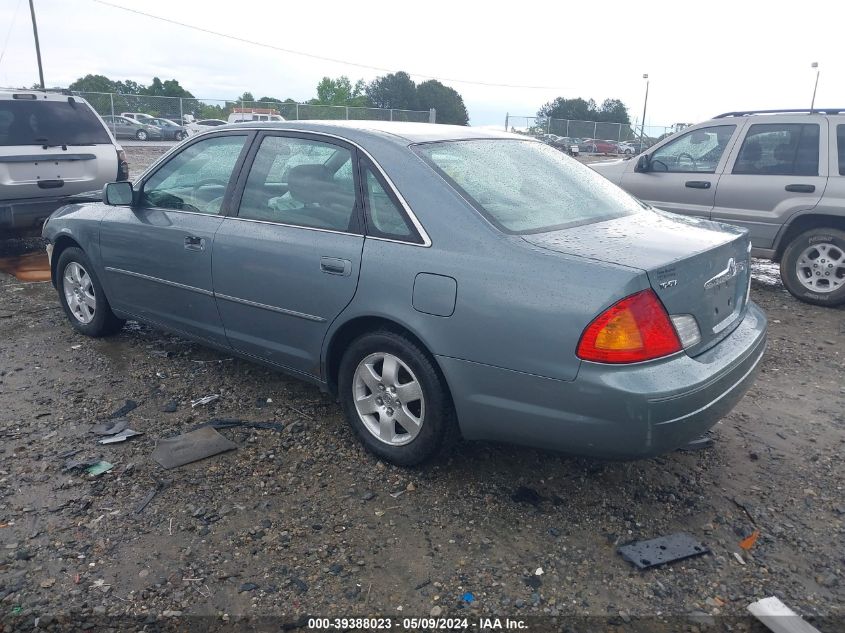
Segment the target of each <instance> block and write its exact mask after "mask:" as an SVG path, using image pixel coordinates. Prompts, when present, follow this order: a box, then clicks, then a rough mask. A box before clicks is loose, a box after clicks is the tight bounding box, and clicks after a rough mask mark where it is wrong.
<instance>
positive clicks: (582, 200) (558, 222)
mask: <svg viewBox="0 0 845 633" xmlns="http://www.w3.org/2000/svg"><path fill="white" fill-rule="evenodd" d="M414 151H415V152H416V153H417V154H418V155H420V156H421V157H422V158H423V160H425V161H426V162H427V163H428V164H429V165H431V166H432V167H434V169H435V170H436V171H437V172H438V173H439V174H440V175H441V176H443V178H445V179H446V182H448V183H449V184H450V185H451V186H452V187H453V188H454V189H456V190H457V191H458V192H459V193H460V194H461V195H462V196H463V197H464V198H465V199H466V200H467V201H468V202H470V203H471V204H472V205H473V206H474V207H475V208H476V209H477V210H478V211H480V212H481V213H482V214H483V215H484V216H485V217H486V218H487V219H488V220H490V222H492V223H493V224H494V225H495V226H496V227H497V228H499V229H500V230H501V231H504V232H505V233H520V234H527V233H541V232H544V231H553V230H556V229H562V228H565V227H568V226H574V225H577V224H587V223H590V222H599V221H601V220H609V219H611V218H617V217H621V216H625V215H631V214H633V213H637V212H639V211H642V209H643V207H642V205H640V204H639V203H637V202H636V201H635V200H634V198H632V197H631V196H629V195H628V194H626V193H625V192H624V191H622V190H621V189H620V188H619V187H617V186H615V185H613V184H611V183H610V181H608V180H607V179H606V178H604V177H603V176H600V175H599V174H597V173H596V172H594V171H593V170H592V169H590V168H589V167H586V166H584V165H582V164H580V163H579V162H578V161H575V160H572V159H571V158H569V157H567V156H565V155H564V154H563V153H561V152H559V151H558V150H556V149H553V148H551V147H549V146H548V145H546V144H545V143H540V142H537V141H520V140H506V139H486V140H477V141H447V142H440V143H426V144H421V145H417V146H415V147H414Z"/></svg>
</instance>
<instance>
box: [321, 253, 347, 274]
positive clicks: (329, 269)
mask: <svg viewBox="0 0 845 633" xmlns="http://www.w3.org/2000/svg"><path fill="white" fill-rule="evenodd" d="M320 270H321V271H323V272H324V273H327V274H329V275H343V276H344V277H345V276H347V275H348V274H349V273H351V272H352V262H350V261H349V260H348V259H339V258H337V257H321V258H320Z"/></svg>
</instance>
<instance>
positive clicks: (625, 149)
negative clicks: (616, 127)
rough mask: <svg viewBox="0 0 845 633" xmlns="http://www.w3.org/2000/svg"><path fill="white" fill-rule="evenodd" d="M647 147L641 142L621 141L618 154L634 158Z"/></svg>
mask: <svg viewBox="0 0 845 633" xmlns="http://www.w3.org/2000/svg"><path fill="white" fill-rule="evenodd" d="M648 147H649V146H648V145H647V144H646V143H644V142H642V141H623V142H621V143H619V153H620V154H624V155H625V156H636V155H637V154H642V153H643V152H644V151H645V150H647V149H648Z"/></svg>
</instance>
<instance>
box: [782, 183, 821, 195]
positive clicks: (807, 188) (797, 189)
mask: <svg viewBox="0 0 845 633" xmlns="http://www.w3.org/2000/svg"><path fill="white" fill-rule="evenodd" d="M784 189H786V190H787V191H791V192H793V193H813V192H814V191H815V190H816V186H815V185H786V187H784Z"/></svg>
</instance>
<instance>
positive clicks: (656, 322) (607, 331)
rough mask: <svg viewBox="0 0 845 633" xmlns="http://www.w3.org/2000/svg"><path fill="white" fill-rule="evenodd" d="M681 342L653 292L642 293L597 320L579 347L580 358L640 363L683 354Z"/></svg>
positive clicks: (664, 309) (631, 297)
mask: <svg viewBox="0 0 845 633" xmlns="http://www.w3.org/2000/svg"><path fill="white" fill-rule="evenodd" d="M682 349H683V348H682V347H681V341H680V340H679V339H678V334H677V332H675V327H674V326H673V325H672V321H671V320H670V319H669V315H668V314H667V312H666V308H664V307H663V304H662V303H660V299H658V298H657V295H656V294H654V291H653V290H642V291H640V292H638V293H636V294H633V295H631V296H630V297H625V298H624V299H622V300H621V301H619V302H617V303H615V304H613V305H612V306H611V307H609V308H608V309H607V310H605V311H604V312H602V313H601V314H600V315H599V316H598V317H596V318H595V319H594V320H593V322H592V323H590V325H588V326H587V329H586V330H584V333H583V334H582V335H581V341H580V342H579V343H578V357H579V358H581V359H583V360H591V361H594V362H597V363H636V362H639V361H644V360H651V359H652V358H660V357H661V356H667V355H669V354H674V353H675V352H680V351H681V350H682Z"/></svg>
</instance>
